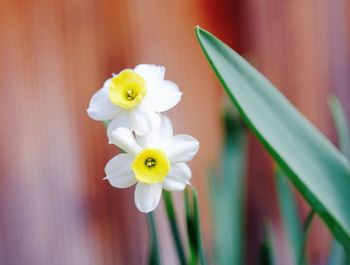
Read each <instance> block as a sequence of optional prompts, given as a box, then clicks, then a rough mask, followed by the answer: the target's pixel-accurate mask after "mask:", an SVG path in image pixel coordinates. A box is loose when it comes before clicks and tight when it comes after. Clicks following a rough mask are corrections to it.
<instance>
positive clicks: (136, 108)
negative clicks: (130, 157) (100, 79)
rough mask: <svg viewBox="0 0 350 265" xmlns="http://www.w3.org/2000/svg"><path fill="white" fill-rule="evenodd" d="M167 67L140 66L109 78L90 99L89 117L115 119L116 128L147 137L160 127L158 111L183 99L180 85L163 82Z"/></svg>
mask: <svg viewBox="0 0 350 265" xmlns="http://www.w3.org/2000/svg"><path fill="white" fill-rule="evenodd" d="M164 74H165V67H163V66H156V65H151V64H140V65H138V66H136V67H135V69H134V70H131V69H126V70H123V71H121V72H120V73H119V74H117V75H114V76H113V77H112V78H109V79H108V80H107V81H106V82H105V83H104V85H103V87H102V88H101V89H100V90H99V91H97V92H96V93H95V94H94V95H93V96H92V98H91V100H90V104H89V108H88V109H87V113H88V115H89V116H90V117H91V118H92V119H95V120H98V121H106V120H112V121H111V123H110V125H109V126H111V127H113V128H117V127H126V128H130V129H132V130H134V131H135V133H136V134H138V135H144V134H146V133H147V132H149V131H150V130H151V129H152V128H154V127H157V126H159V123H160V117H159V115H158V112H163V111H166V110H169V109H171V108H172V107H174V106H175V105H176V104H177V103H178V102H179V101H180V99H181V95H182V93H181V92H180V91H179V88H178V86H177V85H176V84H175V83H173V82H171V81H168V80H164Z"/></svg>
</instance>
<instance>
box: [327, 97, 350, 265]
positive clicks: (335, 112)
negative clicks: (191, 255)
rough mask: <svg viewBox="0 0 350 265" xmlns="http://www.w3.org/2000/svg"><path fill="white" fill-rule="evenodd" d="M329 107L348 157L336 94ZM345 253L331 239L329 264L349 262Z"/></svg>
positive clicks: (348, 136)
mask: <svg viewBox="0 0 350 265" xmlns="http://www.w3.org/2000/svg"><path fill="white" fill-rule="evenodd" d="M328 104H329V108H330V110H331V113H332V117H333V121H334V124H335V127H336V129H337V135H338V141H339V148H340V151H341V152H342V153H343V154H344V155H345V156H346V157H347V158H348V159H349V158H350V132H349V124H348V122H347V120H346V116H345V113H344V110H343V106H342V105H341V103H340V101H339V99H338V98H337V97H336V96H331V97H330V98H329V101H328ZM347 259H349V257H348V258H347V257H346V253H345V251H344V248H343V246H342V245H341V244H339V243H338V242H337V241H336V240H333V242H332V247H331V253H330V255H329V261H328V264H329V265H345V264H349V262H348V261H347Z"/></svg>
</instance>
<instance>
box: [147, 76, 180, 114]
mask: <svg viewBox="0 0 350 265" xmlns="http://www.w3.org/2000/svg"><path fill="white" fill-rule="evenodd" d="M181 95H182V93H181V92H180V90H179V88H178V86H177V85H176V84H175V83H173V82H171V81H167V80H164V81H162V82H161V84H160V85H159V86H157V88H156V89H154V90H151V91H150V92H149V93H147V96H146V98H145V99H146V100H147V101H149V102H150V104H151V105H152V106H153V109H154V110H155V111H157V112H163V111H166V110H169V109H171V108H172V107H174V106H175V105H176V104H177V103H179V101H180V100H181Z"/></svg>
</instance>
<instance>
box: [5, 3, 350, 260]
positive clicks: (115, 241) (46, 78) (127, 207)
mask: <svg viewBox="0 0 350 265" xmlns="http://www.w3.org/2000/svg"><path fill="white" fill-rule="evenodd" d="M349 19H350V3H349V1H346V0H335V1H326V0H322V1H305V0H287V1H278V0H247V1H242V0H231V1H229V0H218V1H209V0H205V1H199V0H177V1H156V0H148V1H140V0H139V1H137V0H129V1H121V0H113V1H112V0H100V1H93V0H88V1H83V0H70V1H69V0H62V1H57V0H56V1H55V0H49V1H47V0H45V1H44V0H31V1H29V0H27V1H25V0H11V1H10V0H0V85H1V89H0V97H1V99H2V102H1V105H0V113H1V114H0V119H1V120H0V121H1V130H0V147H1V152H0V168H1V171H0V174H1V175H0V177H1V178H0V181H1V188H0V214H1V215H0V264H3V265H22V264H26V265H41V264H52V265H58V264H86V265H89V264H91V265H92V264H105V265H112V264H146V257H147V251H148V246H147V242H148V233H147V226H146V219H145V216H144V215H143V214H141V213H139V212H138V211H137V210H136V208H135V206H134V203H133V188H130V189H126V190H119V189H114V188H113V187H111V186H110V185H109V184H108V183H107V182H106V181H103V180H102V178H103V177H104V166H105V163H106V162H107V161H108V160H109V159H110V158H111V157H112V156H113V155H115V154H116V153H117V149H116V148H114V147H113V146H109V145H108V144H107V139H106V136H105V129H104V127H103V126H102V124H100V123H98V122H96V121H93V120H91V119H89V118H88V117H87V115H86V112H85V109H86V108H87V106H88V102H89V100H90V97H91V96H92V94H93V93H94V92H95V91H96V90H97V89H99V88H100V87H101V85H102V84H103V82H104V80H105V79H106V78H108V77H109V76H110V75H111V73H113V72H119V71H120V70H122V69H123V68H127V67H133V66H135V65H137V64H139V63H153V64H161V65H165V66H166V69H167V72H166V78H167V79H169V80H172V81H174V82H176V83H177V84H178V85H179V86H180V88H181V90H182V91H183V92H184V96H183V100H182V101H181V104H180V105H178V107H177V108H175V109H173V110H171V111H170V112H169V115H170V116H171V118H172V119H173V120H174V123H175V126H174V127H175V131H176V132H177V133H188V134H191V135H193V136H195V137H196V138H197V139H199V141H200V143H201V149H200V152H199V154H198V156H197V157H196V159H195V160H194V161H193V162H191V167H192V168H193V184H194V185H195V186H196V187H197V188H198V191H199V200H200V207H201V215H202V229H203V233H204V240H205V248H206V251H207V253H208V255H209V257H210V256H211V255H212V240H213V232H212V231H213V223H212V216H211V208H210V207H211V205H210V201H209V195H208V194H209V188H208V185H209V184H208V181H207V175H208V169H209V168H210V167H211V166H212V165H213V164H214V163H215V162H217V159H218V154H219V152H220V149H221V143H222V139H221V138H222V137H221V135H222V128H221V124H220V119H219V117H220V113H221V111H222V109H223V105H224V104H223V102H224V100H223V99H224V92H223V90H222V89H221V88H220V86H219V85H218V82H217V80H216V78H215V76H214V74H213V73H212V71H211V70H210V68H209V65H208V64H207V62H206V61H205V58H204V56H203V55H202V53H201V50H200V48H199V45H198V43H197V41H196V38H195V35H194V26H195V25H200V26H202V27H203V28H205V29H207V30H209V31H211V32H212V33H214V34H215V35H217V36H218V37H219V38H221V39H222V40H224V41H225V42H227V43H228V44H229V45H231V46H232V47H233V48H235V49H237V50H238V51H239V52H240V53H241V54H243V55H244V56H245V57H246V58H247V59H248V60H249V61H250V62H251V63H252V64H254V65H255V66H256V67H257V68H258V69H259V70H261V71H262V72H263V73H264V74H265V75H266V76H267V77H268V78H270V79H271V80H272V81H273V83H274V84H275V85H276V86H277V87H279V88H280V89H281V90H282V92H283V93H284V94H285V95H286V96H287V97H288V98H289V99H290V100H291V101H292V102H293V103H294V104H295V105H296V106H297V107H298V108H299V109H300V110H301V111H302V112H303V113H304V114H305V115H306V116H307V117H308V118H309V119H310V120H311V121H312V122H314V123H315V124H316V125H317V126H318V127H319V128H320V129H321V131H322V132H324V133H325V134H326V135H327V136H329V137H330V138H331V139H332V140H335V137H334V136H335V132H334V128H333V127H334V126H333V124H332V121H331V118H330V114H329V110H328V107H327V98H328V96H329V95H330V94H331V93H335V94H336V95H338V96H339V97H340V99H341V101H342V103H343V104H344V106H345V109H346V111H347V113H348V114H350V102H349V99H350V88H349V87H350V75H349V70H350V54H349V51H350V49H349V36H350V31H349V25H350V24H349V22H350V21H349ZM249 140H250V141H249V165H248V166H249V168H248V172H249V177H248V179H247V183H248V184H247V197H246V209H247V210H246V212H247V220H248V223H247V227H246V235H247V236H246V246H245V247H246V252H247V253H248V255H247V264H256V261H257V260H256V258H257V257H256V253H257V248H258V243H259V239H260V238H261V231H262V227H261V223H262V220H263V219H264V218H265V217H266V216H268V217H270V218H272V220H273V224H274V226H275V228H276V231H277V232H278V235H277V237H278V240H279V242H281V244H280V248H281V249H280V252H279V256H278V259H279V262H280V263H279V264H288V260H287V258H286V254H285V247H284V243H283V242H284V235H283V232H282V231H281V225H280V220H279V213H278V209H277V201H276V195H275V192H274V183H273V176H272V160H271V159H270V158H269V157H268V155H267V154H266V153H265V151H263V148H262V147H261V146H260V144H258V143H257V141H256V140H255V139H254V137H252V136H250V137H249ZM175 196H176V198H177V201H176V205H177V209H178V211H179V212H182V209H183V207H182V198H181V194H176V195H175ZM227 203H229V202H227ZM299 204H300V206H301V214H302V216H303V217H304V216H305V215H306V213H307V210H308V206H307V205H306V204H304V202H303V201H302V199H300V198H299ZM156 216H157V220H158V223H159V229H160V235H161V247H162V251H163V260H164V261H165V263H164V264H170V265H171V264H177V261H176V256H175V253H174V249H173V245H172V241H171V237H170V234H169V231H168V226H167V223H166V219H165V216H164V209H163V206H162V205H161V206H160V207H159V208H158V209H157V210H156ZM180 216H181V215H180ZM181 222H182V223H181V224H182V228H184V221H183V220H182V221H181ZM329 242H330V235H329V233H328V232H327V229H326V228H325V227H324V225H323V224H322V222H321V221H319V220H317V221H316V222H315V223H314V224H313V226H312V230H311V238H310V241H309V246H308V254H309V257H310V261H311V262H312V264H325V261H326V257H327V253H328V249H329Z"/></svg>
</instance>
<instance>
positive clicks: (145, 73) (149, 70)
mask: <svg viewBox="0 0 350 265" xmlns="http://www.w3.org/2000/svg"><path fill="white" fill-rule="evenodd" d="M134 71H135V72H136V73H138V74H139V75H141V76H142V77H143V78H145V79H147V78H152V79H158V80H163V79H164V74H165V67H164V66H158V65H154V64H139V65H138V66H136V67H135V69H134Z"/></svg>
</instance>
